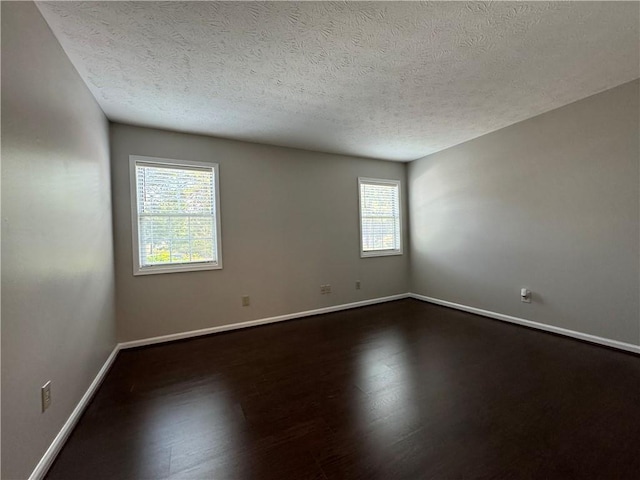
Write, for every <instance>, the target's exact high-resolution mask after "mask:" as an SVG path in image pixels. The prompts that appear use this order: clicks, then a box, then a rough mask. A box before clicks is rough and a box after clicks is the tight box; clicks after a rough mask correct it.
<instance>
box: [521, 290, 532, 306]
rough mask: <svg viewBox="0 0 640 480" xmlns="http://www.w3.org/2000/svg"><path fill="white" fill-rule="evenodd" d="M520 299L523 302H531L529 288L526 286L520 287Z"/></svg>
mask: <svg viewBox="0 0 640 480" xmlns="http://www.w3.org/2000/svg"><path fill="white" fill-rule="evenodd" d="M520 301H522V302H524V303H531V290H529V289H526V288H521V289H520Z"/></svg>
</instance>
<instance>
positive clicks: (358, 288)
mask: <svg viewBox="0 0 640 480" xmlns="http://www.w3.org/2000/svg"><path fill="white" fill-rule="evenodd" d="M356 290H360V280H356Z"/></svg>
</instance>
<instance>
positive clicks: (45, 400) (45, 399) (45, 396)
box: [40, 380, 51, 412]
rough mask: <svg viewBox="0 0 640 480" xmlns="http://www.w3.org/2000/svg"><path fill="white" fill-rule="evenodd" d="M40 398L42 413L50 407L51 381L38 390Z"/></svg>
mask: <svg viewBox="0 0 640 480" xmlns="http://www.w3.org/2000/svg"><path fill="white" fill-rule="evenodd" d="M40 398H41V400H42V411H43V412H44V411H45V410H46V409H47V408H49V407H50V406H51V380H49V381H48V382H47V383H45V384H44V385H43V386H42V388H41V389H40Z"/></svg>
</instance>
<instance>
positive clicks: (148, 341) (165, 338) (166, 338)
mask: <svg viewBox="0 0 640 480" xmlns="http://www.w3.org/2000/svg"><path fill="white" fill-rule="evenodd" d="M409 295H410V294H409V293H400V294H398V295H391V296H389V297H378V298H372V299H370V300H362V301H360V302H353V303H344V304H342V305H333V306H331V307H323V308H317V309H315V310H307V311H304V312H296V313H288V314H286V315H278V316H277V317H268V318H259V319H257V320H249V321H247V322H240V323H230V324H228V325H220V326H218V327H209V328H203V329H200V330H191V331H188V332H181V333H173V334H170V335H162V336H159V337H150V338H143V339H140V340H133V341H130V342H123V343H120V344H118V346H119V348H120V349H122V350H123V349H127V348H134V347H142V346H145V345H153V344H156V343H165V342H173V341H175V340H183V339H185V338H192V337H200V336H202V335H210V334H212V333H219V332H227V331H229V330H238V329H240V328H248V327H255V326H258V325H266V324H267V323H275V322H284V321H286V320H293V319H295V318H303V317H310V316H312V315H321V314H323V313H331V312H338V311H340V310H348V309H350V308H357V307H365V306H367V305H374V304H376V303H383V302H391V301H393V300H400V299H402V298H408V297H409Z"/></svg>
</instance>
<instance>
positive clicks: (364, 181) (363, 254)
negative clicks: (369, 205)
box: [358, 177, 403, 258]
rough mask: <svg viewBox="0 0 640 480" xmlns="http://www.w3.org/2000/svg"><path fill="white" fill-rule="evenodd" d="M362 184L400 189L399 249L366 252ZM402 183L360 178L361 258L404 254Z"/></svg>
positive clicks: (359, 223) (359, 219) (359, 226)
mask: <svg viewBox="0 0 640 480" xmlns="http://www.w3.org/2000/svg"><path fill="white" fill-rule="evenodd" d="M362 184H369V185H370V184H373V185H386V186H397V187H398V221H399V225H398V240H399V244H400V246H399V248H397V249H396V248H394V249H388V250H373V251H369V252H365V250H364V242H363V240H364V239H363V238H362V194H361V187H360V186H361V185H362ZM402 210H403V208H402V182H401V181H400V180H390V179H383V178H368V177H358V233H359V235H360V258H370V257H389V256H393V255H402V254H403V235H402Z"/></svg>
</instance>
